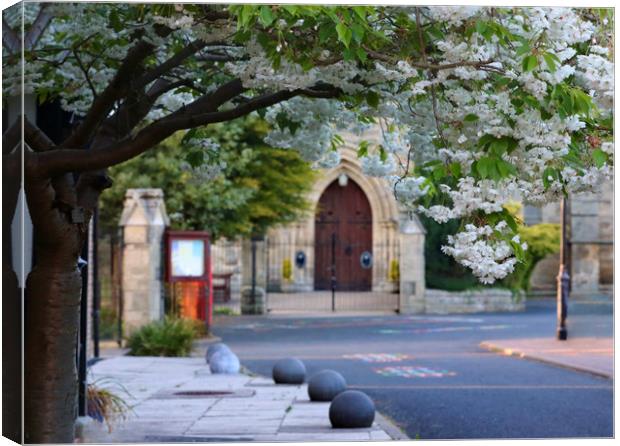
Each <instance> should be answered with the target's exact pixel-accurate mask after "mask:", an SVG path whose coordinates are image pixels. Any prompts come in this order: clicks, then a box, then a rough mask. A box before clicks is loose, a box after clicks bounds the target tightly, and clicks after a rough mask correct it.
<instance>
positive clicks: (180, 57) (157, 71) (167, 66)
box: [137, 40, 207, 86]
mask: <svg viewBox="0 0 620 446" xmlns="http://www.w3.org/2000/svg"><path fill="white" fill-rule="evenodd" d="M205 46H207V43H206V42H205V41H204V40H195V41H193V42H192V43H190V44H189V45H187V46H186V47H184V48H183V49H182V50H181V51H179V52H178V53H176V54H175V55H174V56H172V57H170V58H169V59H168V60H166V61H165V62H163V63H161V64H160V65H158V66H156V67H155V68H153V69H151V70H149V71H147V72H146V73H145V74H144V75H143V76H142V77H141V78H140V79H138V80H137V85H140V86H144V85H148V84H149V83H151V82H153V81H154V80H155V79H157V78H158V77H159V76H161V75H162V74H165V73H167V72H168V71H170V70H171V69H172V68H175V67H177V66H179V65H180V64H181V63H183V61H184V60H185V59H187V58H188V57H190V56H192V55H194V54H196V53H197V52H198V51H200V50H201V49H203V48H204V47H205Z"/></svg>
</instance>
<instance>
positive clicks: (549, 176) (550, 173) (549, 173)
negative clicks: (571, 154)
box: [542, 167, 559, 189]
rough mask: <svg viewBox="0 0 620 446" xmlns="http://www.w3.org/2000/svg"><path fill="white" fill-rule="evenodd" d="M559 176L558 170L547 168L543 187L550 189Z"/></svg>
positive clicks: (544, 173)
mask: <svg viewBox="0 0 620 446" xmlns="http://www.w3.org/2000/svg"><path fill="white" fill-rule="evenodd" d="M558 175H559V174H558V171H557V169H554V168H553V167H547V168H546V169H545V170H544V172H543V178H542V180H543V185H544V186H545V189H548V188H549V186H550V185H551V182H552V181H554V180H557V179H558V178H559V176H558Z"/></svg>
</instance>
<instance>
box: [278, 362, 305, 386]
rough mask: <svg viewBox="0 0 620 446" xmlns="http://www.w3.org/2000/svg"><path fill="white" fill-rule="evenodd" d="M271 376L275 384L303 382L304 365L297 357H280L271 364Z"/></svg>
mask: <svg viewBox="0 0 620 446" xmlns="http://www.w3.org/2000/svg"><path fill="white" fill-rule="evenodd" d="M272 376H273V380H274V382H275V383H276V384H303V382H304V380H305V379H306V366H305V365H304V363H303V362H301V361H300V360H299V359H297V358H285V359H280V360H279V361H278V362H276V365H274V366H273V371H272Z"/></svg>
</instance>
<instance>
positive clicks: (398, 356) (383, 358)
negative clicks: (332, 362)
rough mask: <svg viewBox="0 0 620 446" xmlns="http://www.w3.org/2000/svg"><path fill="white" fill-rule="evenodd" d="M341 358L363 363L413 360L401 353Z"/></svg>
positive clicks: (368, 354) (369, 354)
mask: <svg viewBox="0 0 620 446" xmlns="http://www.w3.org/2000/svg"><path fill="white" fill-rule="evenodd" d="M342 357H343V358H345V359H357V360H360V361H364V362H400V361H404V360H405V359H413V357H412V356H410V355H405V354H403V353H356V354H354V355H343V356H342Z"/></svg>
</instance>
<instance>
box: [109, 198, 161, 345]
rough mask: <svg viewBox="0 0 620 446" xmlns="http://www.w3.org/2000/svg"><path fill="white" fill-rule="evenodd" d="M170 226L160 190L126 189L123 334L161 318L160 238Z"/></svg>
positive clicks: (123, 246) (122, 285)
mask: <svg viewBox="0 0 620 446" xmlns="http://www.w3.org/2000/svg"><path fill="white" fill-rule="evenodd" d="M169 223H170V220H169V219H168V214H167V213H166V206H165V205H164V193H163V191H162V190H161V189H128V190H127V192H126V193H125V204H124V208H123V213H122V215H121V221H120V223H119V226H120V227H121V228H122V241H123V242H122V282H121V293H122V295H121V299H122V304H123V315H122V317H123V319H122V320H123V334H124V335H125V336H129V335H131V333H132V332H134V331H135V330H136V329H137V328H139V327H141V326H143V325H145V324H148V323H149V322H151V321H155V320H160V319H161V318H162V317H163V315H164V304H163V296H164V288H163V286H162V285H163V284H162V282H163V268H164V265H163V261H164V259H163V253H164V249H163V235H164V231H165V229H166V226H168V224H169Z"/></svg>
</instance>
